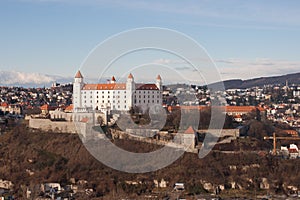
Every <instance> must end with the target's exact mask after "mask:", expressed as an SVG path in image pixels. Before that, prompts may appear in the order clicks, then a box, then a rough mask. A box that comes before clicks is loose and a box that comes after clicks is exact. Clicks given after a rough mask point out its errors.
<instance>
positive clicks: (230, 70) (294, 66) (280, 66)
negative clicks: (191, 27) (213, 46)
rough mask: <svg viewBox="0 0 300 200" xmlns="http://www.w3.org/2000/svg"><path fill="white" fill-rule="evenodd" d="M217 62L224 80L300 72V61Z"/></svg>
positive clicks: (266, 59) (235, 60)
mask: <svg viewBox="0 0 300 200" xmlns="http://www.w3.org/2000/svg"><path fill="white" fill-rule="evenodd" d="M215 62H216V63H217V66H218V67H219V70H220V72H221V75H222V77H223V79H224V80H227V79H233V78H241V79H249V78H257V77H262V76H273V75H283V74H292V73H297V72H300V61H288V60H273V59H269V58H258V59H255V60H243V59H227V60H215Z"/></svg>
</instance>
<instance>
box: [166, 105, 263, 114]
mask: <svg viewBox="0 0 300 200" xmlns="http://www.w3.org/2000/svg"><path fill="white" fill-rule="evenodd" d="M210 108H211V106H169V107H168V110H169V111H172V110H176V109H182V110H205V109H210ZM215 108H220V109H222V110H223V109H224V110H225V111H226V112H245V113H247V112H251V111H253V110H255V109H256V108H258V109H259V110H260V111H264V109H263V108H261V107H256V106H216V107H215Z"/></svg>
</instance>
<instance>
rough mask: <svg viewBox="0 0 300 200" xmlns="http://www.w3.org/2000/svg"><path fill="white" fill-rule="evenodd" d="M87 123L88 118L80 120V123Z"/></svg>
mask: <svg viewBox="0 0 300 200" xmlns="http://www.w3.org/2000/svg"><path fill="white" fill-rule="evenodd" d="M88 121H89V118H87V117H84V118H82V119H81V120H80V122H84V123H87V122H88Z"/></svg>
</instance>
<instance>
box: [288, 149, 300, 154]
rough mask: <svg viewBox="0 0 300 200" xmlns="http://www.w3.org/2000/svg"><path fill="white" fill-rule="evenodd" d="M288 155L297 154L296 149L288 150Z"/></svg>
mask: <svg viewBox="0 0 300 200" xmlns="http://www.w3.org/2000/svg"><path fill="white" fill-rule="evenodd" d="M289 153H298V151H297V149H289Z"/></svg>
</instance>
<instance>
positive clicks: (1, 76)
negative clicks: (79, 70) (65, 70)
mask: <svg viewBox="0 0 300 200" xmlns="http://www.w3.org/2000/svg"><path fill="white" fill-rule="evenodd" d="M53 82H58V83H71V82H73V78H72V77H62V76H55V75H47V74H40V73H28V72H18V71H0V86H23V87H43V86H45V87H49V86H51V84H52V83H53Z"/></svg>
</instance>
